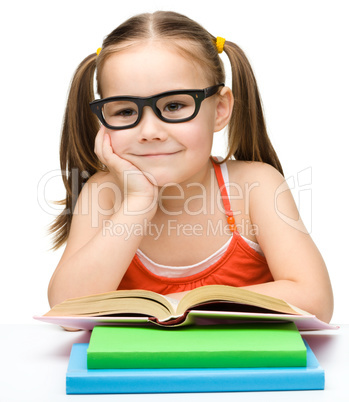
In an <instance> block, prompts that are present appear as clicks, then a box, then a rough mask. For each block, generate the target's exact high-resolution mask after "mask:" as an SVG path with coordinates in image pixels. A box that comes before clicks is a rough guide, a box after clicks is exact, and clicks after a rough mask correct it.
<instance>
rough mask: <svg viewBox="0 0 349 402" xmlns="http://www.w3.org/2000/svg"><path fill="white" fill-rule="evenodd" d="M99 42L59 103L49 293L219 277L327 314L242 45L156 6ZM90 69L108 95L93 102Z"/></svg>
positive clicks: (57, 296) (180, 288)
mask: <svg viewBox="0 0 349 402" xmlns="http://www.w3.org/2000/svg"><path fill="white" fill-rule="evenodd" d="M222 51H225V52H226V54H227V55H228V58H229V60H230V63H231V69H232V78H233V79H232V81H233V83H232V89H233V90H232V91H231V90H230V89H229V88H228V87H227V86H225V85H224V84H225V73H224V68H223V64H222V62H221V60H220V56H219V53H221V52H222ZM97 53H98V54H92V55H90V56H88V57H87V58H86V59H85V60H84V61H83V62H82V63H81V65H80V66H79V67H78V69H77V71H76V74H75V76H74V78H73V81H72V84H71V89H70V94H69V98H68V104H67V108H66V113H65V119H64V125H63V133H62V141H61V167H62V171H63V180H64V183H65V187H66V189H67V197H66V200H65V202H64V204H65V209H64V211H63V212H62V214H61V215H60V216H59V217H58V218H57V220H56V222H55V223H54V224H53V226H52V231H53V232H55V247H56V248H58V247H59V246H61V245H62V244H63V243H64V242H65V241H67V245H66V249H65V251H64V253H63V256H62V258H61V260H60V262H59V264H58V267H57V268H56V270H55V272H54V274H53V276H52V278H51V281H50V284H49V289H48V295H49V301H50V304H51V306H53V305H55V304H57V303H59V302H61V301H63V300H65V299H67V298H71V297H79V296H83V295H87V294H92V293H101V292H108V291H111V290H116V289H136V288H142V289H148V290H153V291H156V292H158V293H162V294H171V295H172V296H174V297H177V298H180V297H181V295H182V294H183V292H186V291H188V290H190V289H193V288H195V287H198V286H203V285H209V284H225V285H231V286H240V287H245V288H247V289H250V290H253V291H256V292H260V293H263V294H267V295H270V296H275V297H279V298H282V299H285V300H287V301H288V302H290V303H292V304H294V305H296V306H298V307H300V308H302V309H304V310H307V311H309V312H312V313H313V314H316V315H317V316H318V317H319V318H320V319H322V320H324V321H327V322H329V321H330V319H331V316H332V310H333V297H332V290H331V284H330V280H329V277H328V273H327V270H326V266H325V264H324V261H323V259H322V257H321V255H320V253H319V251H318V250H317V248H316V246H315V245H314V243H313V242H312V240H311V238H310V236H309V234H308V233H307V232H306V229H305V228H304V225H303V224H302V222H301V220H300V219H299V218H298V212H297V209H296V206H295V203H294V201H293V198H292V195H291V193H290V191H289V190H288V188H287V187H285V180H284V178H283V172H282V168H281V164H280V162H279V160H278V157H277V155H276V153H275V151H274V149H273V147H272V145H271V143H270V140H269V138H268V135H267V132H266V128H265V123H264V118H263V112H262V107H261V101H260V98H259V93H258V88H257V84H256V81H255V78H254V75H253V72H252V70H251V67H250V65H249V63H248V61H247V59H246V57H245V55H244V53H243V52H242V51H241V49H240V48H239V47H238V46H236V45H235V44H233V43H231V42H227V41H225V40H224V39H222V38H215V37H213V36H212V35H211V34H209V33H208V32H207V31H206V30H205V29H203V28H202V27H201V26H200V25H199V24H197V23H195V22H194V21H192V20H190V19H189V18H186V17H184V16H182V15H179V14H177V13H172V12H156V13H154V14H144V15H139V16H136V17H133V18H131V19H129V20H128V21H126V22H125V23H123V24H122V25H120V26H119V27H118V28H117V29H115V30H114V31H113V32H112V33H111V34H110V35H109V36H107V37H106V39H105V40H104V42H103V46H102V49H99V50H98V51H97ZM95 70H96V71H97V75H96V78H97V91H98V93H99V94H100V96H101V99H100V100H96V101H93V99H94V91H93V82H94V72H95ZM97 117H98V119H99V121H100V123H101V125H100V123H99V121H98V119H97ZM226 125H228V132H229V151H228V154H227V156H226V158H225V159H224V160H218V159H214V158H211V156H210V154H211V146H212V140H213V135H214V134H213V133H214V132H217V131H220V130H222V129H223V128H224V127H225V126H226ZM232 156H234V158H235V160H231V157H232ZM285 216H286V217H288V218H289V219H285Z"/></svg>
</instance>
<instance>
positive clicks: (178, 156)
mask: <svg viewBox="0 0 349 402" xmlns="http://www.w3.org/2000/svg"><path fill="white" fill-rule="evenodd" d="M214 84H216V83H215V82H209V81H208V79H207V77H206V76H205V74H204V73H203V71H202V70H201V69H200V67H199V66H198V65H197V64H196V63H194V62H193V61H192V60H188V59H186V58H184V57H183V56H182V55H180V54H179V53H178V52H177V51H176V50H175V49H173V48H170V49H169V48H166V47H165V45H162V44H161V43H159V42H152V43H151V42H149V43H146V44H143V45H136V46H133V47H131V48H130V49H127V50H123V51H121V52H120V53H117V54H114V55H112V56H111V57H110V58H109V59H107V61H106V62H105V65H104V66H103V70H102V74H101V90H102V95H103V98H107V97H110V96H121V95H129V96H151V95H155V94H159V93H161V92H165V91H171V90H176V89H203V88H206V87H209V86H211V85H214ZM217 102H218V97H217V96H212V97H210V98H207V99H205V100H204V101H203V102H202V104H201V108H200V111H199V114H198V115H197V116H196V117H195V118H194V119H193V120H190V121H188V122H184V123H166V122H164V121H161V120H160V119H159V118H158V117H157V116H156V115H155V114H154V112H153V111H152V109H151V108H150V107H145V108H144V110H143V116H142V119H141V121H140V122H139V124H138V125H137V126H136V127H133V128H130V129H126V130H115V131H113V130H108V129H106V131H107V132H108V133H109V134H110V137H111V141H112V147H113V150H114V152H115V153H116V154H118V155H119V156H120V157H122V158H124V159H126V160H128V161H129V162H131V163H132V164H134V165H135V166H136V167H137V168H139V169H140V170H142V171H144V172H147V173H149V174H151V175H152V176H153V177H154V178H155V180H156V183H157V184H158V185H159V186H163V185H166V184H169V183H183V182H185V181H192V180H195V179H196V180H198V181H200V172H202V171H203V168H204V167H205V166H206V165H207V163H208V160H209V156H210V153H211V147H212V140H213V132H214V131H215V116H216V105H217Z"/></svg>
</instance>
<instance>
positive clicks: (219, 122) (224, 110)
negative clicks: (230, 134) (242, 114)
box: [214, 87, 234, 132]
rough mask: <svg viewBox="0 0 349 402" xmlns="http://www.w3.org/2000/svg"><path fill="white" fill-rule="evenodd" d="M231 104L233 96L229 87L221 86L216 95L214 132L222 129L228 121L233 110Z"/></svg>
mask: <svg viewBox="0 0 349 402" xmlns="http://www.w3.org/2000/svg"><path fill="white" fill-rule="evenodd" d="M233 106H234V96H233V93H232V91H231V89H230V88H229V87H223V88H222V90H221V91H220V93H219V94H218V96H217V103H216V121H215V125H214V132H217V131H220V130H223V128H224V127H225V126H226V125H227V124H228V123H229V120H230V117H231V114H232V112H233Z"/></svg>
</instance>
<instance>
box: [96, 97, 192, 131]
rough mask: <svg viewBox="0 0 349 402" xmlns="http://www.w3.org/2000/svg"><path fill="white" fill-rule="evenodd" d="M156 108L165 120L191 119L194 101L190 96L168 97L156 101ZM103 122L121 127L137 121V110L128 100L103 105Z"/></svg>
mask: <svg viewBox="0 0 349 402" xmlns="http://www.w3.org/2000/svg"><path fill="white" fill-rule="evenodd" d="M156 108H157V109H158V112H159V113H160V114H161V116H162V117H164V118H165V119H168V120H171V121H176V120H181V119H186V118H188V117H191V116H192V115H193V114H194V112H195V100H194V98H193V97H192V96H191V95H187V94H179V95H169V96H165V97H162V98H160V99H158V100H157V102H156ZM102 113H103V116H104V119H105V121H106V122H107V124H109V125H110V126H114V127H122V126H128V125H130V124H133V123H135V122H136V121H137V119H138V116H139V110H138V106H137V104H136V103H134V102H132V101H130V100H117V101H112V102H108V103H105V104H104V105H103V108H102Z"/></svg>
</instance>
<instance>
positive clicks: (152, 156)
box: [137, 151, 179, 158]
mask: <svg viewBox="0 0 349 402" xmlns="http://www.w3.org/2000/svg"><path fill="white" fill-rule="evenodd" d="M178 152H179V151H176V152H156V153H149V154H140V155H137V156H141V157H147V158H157V157H158V158H161V157H166V156H172V155H175V154H178Z"/></svg>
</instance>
